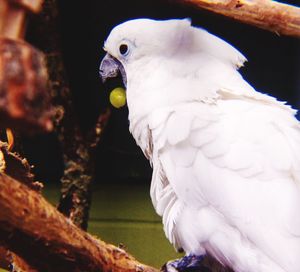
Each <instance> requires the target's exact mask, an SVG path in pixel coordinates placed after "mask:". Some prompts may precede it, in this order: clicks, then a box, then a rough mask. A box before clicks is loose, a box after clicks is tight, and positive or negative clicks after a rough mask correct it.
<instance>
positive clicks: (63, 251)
mask: <svg viewBox="0 0 300 272" xmlns="http://www.w3.org/2000/svg"><path fill="white" fill-rule="evenodd" d="M0 207H1V209H0V240H1V241H2V242H3V245H4V246H5V247H6V248H8V249H9V250H10V251H13V252H15V253H16V254H17V255H18V256H20V257H21V258H22V259H24V260H25V261H26V262H27V263H28V264H29V265H30V266H32V267H33V268H34V269H37V270H38V271H57V272H59V271H64V272H66V271H72V272H76V271H78V272H79V271H89V272H93V271H95V272H96V271H97V272H99V271H114V272H118V271H120V272H121V271H122V272H131V271H132V272H136V271H145V272H155V271H157V270H156V269H154V268H152V267H149V266H146V265H143V264H141V263H139V262H138V261H136V260H135V259H134V258H133V257H132V256H130V255H129V254H127V253H126V252H125V251H124V250H122V249H119V248H117V247H115V246H113V245H109V244H106V243H104V242H103V241H101V240H97V239H95V238H94V237H93V236H91V235H89V234H87V233H86V232H84V231H82V230H80V229H79V228H78V227H76V226H75V225H74V224H73V223H71V222H70V220H68V219H67V218H65V217H64V216H63V215H62V214H61V213H59V212H58V211H57V210H56V209H55V208H54V207H53V206H52V205H51V204H49V203H48V202H47V201H46V200H45V199H44V198H43V197H42V196H41V195H40V194H39V193H38V192H36V191H34V190H31V189H29V188H28V187H27V186H26V185H24V184H21V183H20V182H18V181H17V180H15V179H13V178H11V177H9V176H7V175H5V174H0Z"/></svg>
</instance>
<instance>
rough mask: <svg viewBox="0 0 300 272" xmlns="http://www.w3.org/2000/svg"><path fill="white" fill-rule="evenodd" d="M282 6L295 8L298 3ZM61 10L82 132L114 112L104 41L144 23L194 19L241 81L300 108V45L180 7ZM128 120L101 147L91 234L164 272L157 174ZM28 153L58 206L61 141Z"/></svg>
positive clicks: (115, 122)
mask: <svg viewBox="0 0 300 272" xmlns="http://www.w3.org/2000/svg"><path fill="white" fill-rule="evenodd" d="M178 2H179V1H178ZM284 2H285V3H290V4H294V5H297V2H298V1H297V0H294V1H292V0H289V1H288V0H287V1H284ZM58 7H59V9H58V11H59V14H58V16H59V31H58V32H59V33H58V35H59V36H60V40H61V45H60V46H61V48H62V52H63V61H64V64H65V67H66V72H67V77H68V81H69V84H70V87H71V91H72V99H73V102H74V105H75V108H76V114H77V116H78V118H79V120H80V123H81V126H82V128H83V129H88V128H90V127H92V126H93V125H94V122H95V120H96V118H97V116H98V115H99V113H100V112H101V111H103V110H104V109H105V108H106V107H108V106H109V100H108V97H109V92H110V91H111V89H112V88H113V87H115V86H118V85H119V84H120V81H119V80H116V81H112V82H110V83H108V84H106V85H103V84H102V83H101V81H100V79H99V76H98V67H99V64H100V61H101V59H102V58H103V56H104V54H105V53H104V51H103V50H102V46H103V43H104V40H105V39H106V37H107V36H108V34H109V32H110V30H111V29H112V28H113V27H114V26H115V25H117V24H119V23H121V22H124V21H126V20H129V19H133V18H142V17H147V18H152V19H170V18H186V17H188V18H191V19H192V24H193V25H194V26H199V27H202V28H205V29H207V30H208V31H209V32H211V33H213V34H216V35H217V36H219V37H222V38H223V39H224V40H226V41H228V42H229V43H231V44H232V45H234V46H235V47H236V48H237V49H239V50H240V51H241V52H242V53H243V54H244V55H245V56H246V57H247V59H248V62H247V63H246V65H245V67H243V68H242V69H241V73H242V75H243V76H244V78H245V79H246V80H247V81H248V82H250V84H252V85H253V86H254V87H255V88H256V89H257V90H258V91H261V92H264V93H268V94H270V95H273V96H276V97H277V98H278V99H279V100H282V101H287V102H288V104H290V105H292V106H293V107H294V108H295V109H299V108H300V77H299V73H300V40H299V39H296V38H292V37H284V36H282V37H280V36H278V35H276V34H274V33H271V32H268V31H264V30H261V29H258V28H255V27H252V26H249V25H245V24H241V23H239V22H236V21H233V20H231V19H228V18H225V17H222V16H219V15H214V14H212V13H210V12H207V11H200V10H195V9H193V8H191V7H185V6H183V5H180V4H178V3H176V1H168V0H165V1H163V0H143V1H139V0H127V1H99V0H88V1H82V0H81V1H79V0H74V1H63V0H61V1H58ZM33 23H34V21H33ZM33 23H32V24H33ZM27 36H28V37H27V39H28V40H29V41H30V42H31V43H33V44H34V45H35V46H37V47H39V43H40V41H41V39H43V37H37V36H36V35H35V34H34V32H32V31H30V23H29V26H28V35H27ZM48 38H49V37H48ZM145 76H147V75H145ZM127 115H128V110H127V108H126V107H123V108H121V109H114V108H112V114H111V118H110V120H109V122H108V125H107V127H106V129H105V132H104V134H103V137H102V139H101V141H100V144H99V145H98V147H97V154H96V181H95V183H94V195H93V204H92V213H91V220H90V224H89V230H90V231H91V232H92V233H95V234H96V235H99V236H100V237H101V238H104V240H106V241H109V242H113V243H117V244H118V243H123V244H125V246H126V247H127V248H128V250H129V251H130V252H132V253H133V254H134V255H135V256H136V257H138V258H140V259H141V260H142V261H144V262H146V263H149V264H152V265H156V266H159V265H161V264H162V263H163V262H164V261H166V260H167V259H168V258H173V257H175V256H176V255H175V253H174V251H173V249H172V247H171V246H169V244H168V242H167V241H166V239H165V238H164V234H163V232H162V226H161V225H160V219H159V218H158V217H157V216H156V215H155V213H154V211H153V208H152V206H151V201H150V197H149V193H148V191H149V186H150V180H151V172H152V170H151V168H150V166H149V163H148V161H147V160H146V159H145V158H144V156H143V154H142V152H141V151H140V149H139V148H138V147H137V146H136V144H135V141H134V140H133V138H132V136H131V135H130V134H129V132H128V118H127ZM70 140H72V139H70ZM24 152H25V154H26V156H27V157H28V159H29V161H30V162H31V163H32V164H34V165H35V169H34V171H35V173H36V175H37V178H38V179H39V180H42V181H44V182H46V194H47V196H48V197H49V199H50V200H51V201H53V203H55V201H56V199H57V198H58V195H59V191H58V190H59V187H58V184H59V180H60V177H61V176H62V173H63V169H64V165H63V159H62V150H61V146H60V144H59V141H58V140H57V138H56V136H55V135H54V134H50V135H37V136H34V137H31V138H28V139H26V140H25V142H24Z"/></svg>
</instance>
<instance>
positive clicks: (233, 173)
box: [105, 19, 300, 272]
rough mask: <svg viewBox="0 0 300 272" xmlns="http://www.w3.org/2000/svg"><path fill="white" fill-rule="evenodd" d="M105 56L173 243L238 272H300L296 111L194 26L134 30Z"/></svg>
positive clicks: (125, 28)
mask: <svg viewBox="0 0 300 272" xmlns="http://www.w3.org/2000/svg"><path fill="white" fill-rule="evenodd" d="M121 43H126V44H127V45H128V47H129V53H128V54H127V55H126V56H121V55H120V54H119V53H118V46H119V45H120V44H121ZM105 49H106V50H107V51H108V53H109V54H111V55H113V56H114V57H115V58H117V59H118V60H119V61H120V63H122V64H123V66H124V68H125V71H126V76H127V82H128V85H127V101H128V107H129V121H130V131H131V133H132V134H133V136H134V138H135V140H136V142H137V144H138V145H139V146H140V147H141V149H142V150H143V152H144V154H145V155H146V156H147V158H148V159H149V160H150V162H151V164H152V167H153V176H152V181H151V190H150V194H151V199H152V202H153V205H154V207H155V209H156V211H157V213H158V214H159V215H161V216H162V218H163V224H164V230H165V233H166V236H167V238H168V239H169V240H170V241H171V243H173V245H174V246H175V247H176V248H183V249H184V250H185V251H186V252H187V253H193V254H205V253H206V252H208V253H210V254H211V255H213V256H214V257H215V258H216V259H217V260H219V261H220V262H221V263H222V264H224V265H227V266H229V267H231V268H233V269H234V270H235V271H238V272H299V271H300V216H299V213H300V152H299V151H300V125H299V122H298V121H297V120H296V118H295V117H294V115H295V111H294V110H293V109H291V107H289V106H287V105H285V103H283V102H279V101H277V100H276V99H275V98H273V97H271V96H268V95H266V94H262V93H260V92H257V91H256V90H254V88H253V87H251V86H250V85H249V84H248V83H247V82H246V81H245V80H244V79H243V78H242V76H241V75H240V74H239V73H238V71H237V69H238V68H239V67H240V66H241V65H243V63H244V61H245V60H246V59H245V57H244V56H243V55H242V54H241V53H240V52H238V51H237V50H236V49H235V48H233V47H232V46H231V45H229V44H228V43H226V42H225V41H223V40H221V39H219V38H217V37H216V36H213V35H211V34H209V33H208V32H206V31H204V30H202V29H198V28H195V27H192V26H191V25H190V21H188V20H168V21H154V20H149V19H140V20H133V21H129V22H126V23H124V24H121V25H119V26H117V27H116V28H115V29H114V30H113V31H112V33H111V34H110V36H109V38H108V40H107V41H106V44H105Z"/></svg>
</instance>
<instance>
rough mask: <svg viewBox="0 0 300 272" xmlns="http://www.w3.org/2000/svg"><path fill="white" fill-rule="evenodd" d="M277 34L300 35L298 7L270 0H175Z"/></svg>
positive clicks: (299, 12) (299, 11) (299, 9)
mask: <svg viewBox="0 0 300 272" xmlns="http://www.w3.org/2000/svg"><path fill="white" fill-rule="evenodd" d="M176 1H177V2H180V3H184V4H188V5H191V6H193V7H196V8H203V9H207V10H210V11H212V12H214V13H218V14H222V15H224V16H227V17H231V18H233V19H236V20H238V21H241V22H243V23H247V24H251V25H254V26H257V27H259V28H263V29H266V30H269V31H272V32H274V33H276V34H278V35H288V36H294V37H300V8H299V7H295V6H292V5H287V4H283V3H279V2H276V1H270V0H181V1H179V0H176Z"/></svg>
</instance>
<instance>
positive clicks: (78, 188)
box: [30, 0, 110, 230]
mask: <svg viewBox="0 0 300 272" xmlns="http://www.w3.org/2000/svg"><path fill="white" fill-rule="evenodd" d="M58 17H59V10H58V7H57V1H56V0H46V1H44V5H43V10H42V12H41V14H40V15H39V16H38V17H36V18H35V19H34V22H33V24H32V26H31V29H30V32H31V34H34V36H37V37H40V36H42V37H43V38H42V39H39V40H38V41H37V42H38V43H39V48H42V50H43V51H44V52H46V61H47V67H48V71H49V87H50V91H51V98H52V104H53V105H54V107H55V115H54V126H55V131H56V134H57V136H58V139H59V141H60V143H61V146H62V150H63V156H64V164H65V170H64V175H63V177H62V179H61V182H62V188H61V198H60V202H59V206H58V209H59V210H60V211H61V212H62V213H63V214H65V215H66V216H67V217H69V218H70V219H71V220H72V221H73V222H74V223H75V224H76V225H77V226H79V227H81V228H82V229H85V230H86V229H87V224H88V217H89V209H90V204H91V194H92V190H91V189H92V188H91V186H92V181H93V180H94V150H95V147H96V146H97V143H98V142H99V140H100V138H101V135H102V131H103V129H104V127H105V125H106V123H107V121H108V119H109V115H110V111H109V110H106V111H104V112H103V113H102V114H101V115H100V117H99V119H98V121H97V122H96V124H95V125H94V126H93V127H92V128H90V129H88V130H83V129H82V128H81V126H80V123H79V121H78V118H77V112H76V109H75V108H74V103H73V99H72V93H71V91H72V90H71V89H70V87H69V83H68V77H67V75H66V74H67V73H66V71H65V67H64V63H63V57H62V52H61V47H60V43H61V42H60V35H59V34H58V33H59V18H58ZM45 33H47V35H44V34H45ZM82 91H83V92H84V91H86V90H82Z"/></svg>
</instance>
